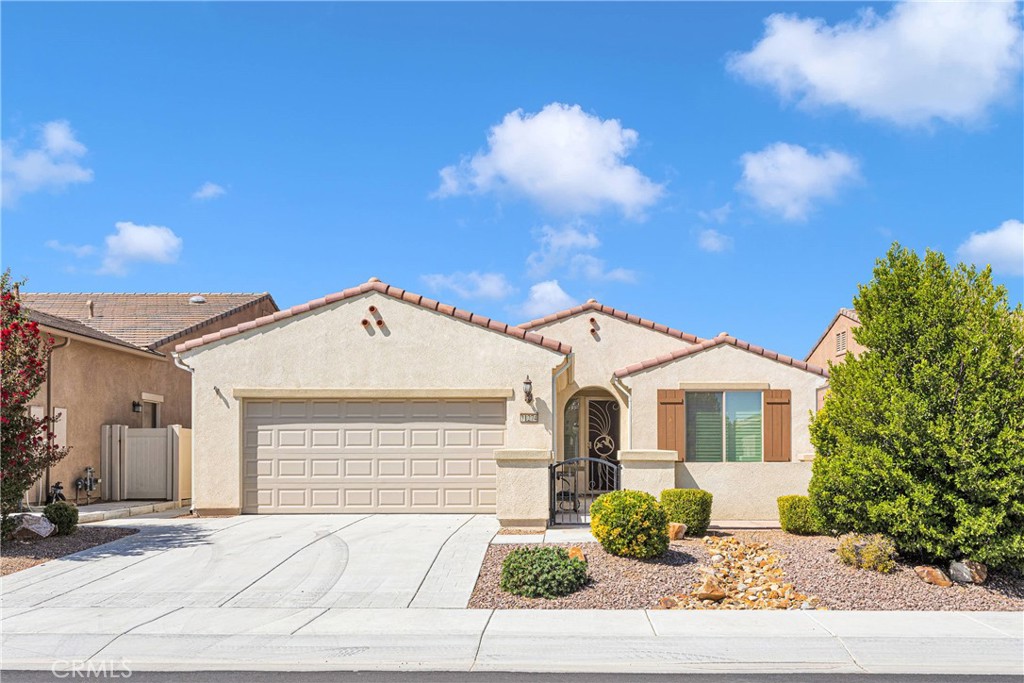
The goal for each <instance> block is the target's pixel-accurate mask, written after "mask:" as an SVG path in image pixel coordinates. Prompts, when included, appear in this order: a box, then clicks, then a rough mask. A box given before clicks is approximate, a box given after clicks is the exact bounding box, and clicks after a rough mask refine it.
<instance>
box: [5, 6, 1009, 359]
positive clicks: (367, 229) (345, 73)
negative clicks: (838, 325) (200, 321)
mask: <svg viewBox="0 0 1024 683" xmlns="http://www.w3.org/2000/svg"><path fill="white" fill-rule="evenodd" d="M1020 9H1021V7H1020V5H999V4H985V5H972V4H946V5H943V4H938V3H932V4H922V5H912V6H908V5H901V6H894V5H889V4H859V3H829V4H814V3H791V4H777V3H769V2H758V3H749V4H745V3H724V4H712V3H654V4H642V5H638V4H629V5H624V4H611V3H601V4H590V3H570V4H543V3H528V4H511V3H510V4H474V3H446V4H431V3H417V4H398V3H393V4H348V3H341V4H333V3H312V4H271V3H260V4H244V3H224V4H206V3H155V4H150V5H143V4H128V3H104V4H90V3H73V4H50V3H15V4H10V3H7V4H5V5H4V7H3V16H2V19H3V22H2V92H0V96H2V104H3V113H2V118H0V123H2V137H3V145H4V151H3V155H4V159H3V160H4V175H3V190H4V196H3V211H2V220H3V244H2V246H3V262H4V266H5V267H11V268H12V269H13V271H14V273H15V275H16V276H18V277H27V278H29V280H30V283H29V286H28V289H31V290H33V291H183V292H194V291H269V292H271V293H272V294H273V295H274V297H275V298H276V300H277V301H278V303H279V305H281V306H282V307H285V306H290V305H294V304H297V303H302V302H304V301H307V300H309V299H312V298H316V297H318V296H322V295H323V294H326V293H329V292H333V291H337V290H340V289H344V288H346V287H350V286H353V285H355V284H358V283H360V282H363V281H365V280H366V279H367V278H369V277H371V276H376V277H379V278H381V279H382V280H384V281H386V282H390V283H392V284H395V285H397V286H400V287H404V288H406V289H410V290H412V291H416V292H419V293H423V294H427V295H430V296H433V297H435V298H439V299H441V300H442V301H446V302H449V303H452V304H455V305H457V306H460V307H465V308H468V309H470V310H473V311H475V312H479V313H482V314H485V315H489V316H492V317H496V318H498V319H501V320H506V321H509V322H522V321H524V320H527V319H530V318H532V317H535V315H536V314H539V313H542V312H553V311H554V310H556V309H557V308H561V307H563V306H564V305H569V304H572V303H576V302H582V301H585V300H586V299H588V298H591V297H594V298H597V299H598V300H599V301H601V302H603V303H607V304H609V305H612V306H615V307H618V308H623V309H625V310H627V311H629V312H632V313H636V314H638V315H641V316H645V317H649V318H652V319H654V320H656V321H659V322H663V323H665V324H668V325H671V326H674V327H678V328H681V329H683V330H686V331H688V332H692V333H694V334H698V335H701V336H711V335H714V334H717V333H718V332H720V331H723V330H727V331H728V332H730V333H731V334H733V335H735V336H738V337H741V338H745V339H748V340H750V341H752V342H755V343H758V344H762V345H764V346H767V347H769V348H774V349H776V350H778V351H781V352H784V353H789V354H792V355H796V356H799V357H803V356H804V355H805V354H806V353H807V351H808V350H809V347H810V346H811V344H813V342H814V341H815V340H816V339H817V337H818V335H819V334H820V333H821V331H822V330H823V328H824V326H825V325H826V324H827V323H828V322H829V320H830V319H831V316H832V315H833V314H834V313H835V311H836V309H838V308H839V307H840V306H847V305H849V304H850V302H851V299H852V297H853V295H854V293H855V291H856V286H857V284H858V283H862V282H866V281H867V280H868V279H870V276H871V267H872V264H873V261H874V259H875V258H877V257H879V256H881V255H882V254H883V253H884V252H885V250H886V248H887V247H888V245H889V244H890V243H891V242H892V241H893V240H899V241H900V242H901V243H902V244H904V245H906V246H909V247H912V248H914V249H917V250H923V249H924V248H926V247H929V248H933V249H938V250H941V251H943V252H945V253H946V254H947V255H948V256H950V257H951V258H954V259H955V258H957V255H958V254H959V255H960V256H961V257H963V258H965V259H967V260H971V261H977V262H979V263H981V262H984V263H987V262H992V263H993V265H994V267H995V268H996V270H997V274H996V279H997V280H998V281H1000V282H1002V283H1003V284H1005V285H1006V286H1007V287H1008V288H1009V291H1010V295H1011V299H1012V300H1013V301H1014V302H1018V301H1020V300H1021V298H1022V294H1024V287H1022V277H1021V275H1022V272H1021V271H1022V269H1024V246H1022V245H1024V226H1022V225H1021V223H1020V221H1021V220H1024V151H1022V150H1024V117H1022V92H1021V90H1022V88H1021V70H1020V65H1021V36H1020V24H1021V19H1020ZM766 22H768V23H766Z"/></svg>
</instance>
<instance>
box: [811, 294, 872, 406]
mask: <svg viewBox="0 0 1024 683" xmlns="http://www.w3.org/2000/svg"><path fill="white" fill-rule="evenodd" d="M858 327H860V316H858V315H857V311H855V310H854V309H852V308H840V309H839V312H838V313H836V315H835V317H834V318H832V322H830V323H829V325H828V327H826V328H825V331H824V332H823V333H822V334H821V336H820V337H818V341H817V342H815V344H814V347H813V348H812V349H811V351H810V353H808V354H807V357H806V358H804V361H806V362H807V363H811V364H812V365H816V366H818V367H820V368H827V367H829V365H831V364H835V363H842V362H843V359H844V358H846V355H847V354H853V355H854V356H856V355H857V354H859V353H862V352H863V351H864V350H865V347H864V346H862V345H860V344H858V343H857V340H856V339H854V338H853V331H854V330H855V329H856V328H858ZM827 393H828V386H827V385H826V386H825V387H823V388H822V389H821V390H820V391H819V392H818V399H817V402H816V403H817V409H818V410H820V409H821V406H822V405H824V403H825V395H826V394H827Z"/></svg>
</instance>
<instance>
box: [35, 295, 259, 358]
mask: <svg viewBox="0 0 1024 683" xmlns="http://www.w3.org/2000/svg"><path fill="white" fill-rule="evenodd" d="M193 296H202V297H203V298H204V299H205V300H206V303H190V302H189V299H190V298H191V297H193ZM266 299H269V300H270V301H271V303H273V299H272V298H271V296H270V295H269V294H267V293H261V294H217V293H209V294H202V293H194V294H187V293H186V294H163V293H161V294H129V293H100V292H95V293H88V292H74V293H42V292H22V293H21V302H22V303H23V304H24V305H25V306H27V307H29V308H32V309H34V310H36V311H41V312H43V313H49V314H50V315H55V316H58V317H61V318H66V319H68V320H74V321H75V322H78V323H81V324H83V325H87V326H88V327H91V328H93V329H94V330H98V331H100V332H103V333H105V334H108V335H110V336H112V337H116V338H117V339H120V340H121V341H125V342H128V343H129V344H132V345H134V346H137V347H140V348H149V349H152V348H156V347H157V346H160V345H162V344H165V343H167V342H168V341H170V340H172V339H175V338H177V337H180V336H181V335H184V334H187V333H188V332H190V331H194V330H195V329H196V328H198V327H200V326H202V325H206V324H209V323H211V322H213V321H215V320H218V319H220V318H224V317H226V316H228V315H231V314H232V313H235V312H237V311H239V310H241V309H243V308H246V307H248V306H252V305H254V304H256V303H258V302H261V301H264V300H266ZM90 301H91V302H92V303H93V316H92V317H90V316H89V307H88V302H90ZM274 308H277V306H276V304H275V305H274Z"/></svg>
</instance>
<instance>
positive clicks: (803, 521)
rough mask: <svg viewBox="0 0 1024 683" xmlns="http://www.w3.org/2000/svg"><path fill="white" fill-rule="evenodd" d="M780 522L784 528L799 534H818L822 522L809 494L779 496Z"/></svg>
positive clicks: (791, 532)
mask: <svg viewBox="0 0 1024 683" xmlns="http://www.w3.org/2000/svg"><path fill="white" fill-rule="evenodd" d="M779 524H780V525H781V526H782V530H783V531H785V532H787V533H790V534H797V535H799V536H817V535H818V534H821V533H822V528H821V524H820V523H819V522H818V518H817V516H816V514H815V512H814V505H813V503H811V499H810V498H809V497H808V496H779Z"/></svg>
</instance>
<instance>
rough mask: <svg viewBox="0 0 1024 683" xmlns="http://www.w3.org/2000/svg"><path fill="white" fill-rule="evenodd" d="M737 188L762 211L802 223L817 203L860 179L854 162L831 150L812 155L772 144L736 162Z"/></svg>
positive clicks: (787, 146)
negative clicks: (739, 170)
mask: <svg viewBox="0 0 1024 683" xmlns="http://www.w3.org/2000/svg"><path fill="white" fill-rule="evenodd" d="M740 161H741V163H742V164H743V179H742V180H741V181H740V183H739V185H737V188H738V189H739V190H741V191H743V192H745V193H747V194H748V195H750V197H751V198H752V199H753V200H754V201H755V202H756V203H757V204H758V205H759V206H761V207H762V208H763V209H766V210H768V211H770V212H772V213H776V214H778V215H780V216H782V217H783V218H785V219H787V220H804V219H806V218H807V216H808V214H809V213H810V212H811V210H812V208H813V204H814V202H815V201H817V200H822V199H830V198H832V197H834V196H835V195H836V193H837V192H838V191H839V189H840V188H841V187H842V186H844V185H846V184H848V183H850V182H852V181H855V180H857V179H858V178H859V177H860V172H859V164H858V163H857V160H856V159H854V158H852V157H850V156H847V155H845V154H843V153H842V152H836V151H834V150H830V149H826V150H824V152H822V153H821V154H812V153H810V152H808V151H807V149H806V148H804V147H801V146H800V145H791V144H787V143H785V142H776V143H775V144H772V145H768V146H767V147H765V148H764V149H762V150H761V151H759V152H748V153H746V154H744V155H743V156H742V157H741V158H740Z"/></svg>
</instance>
